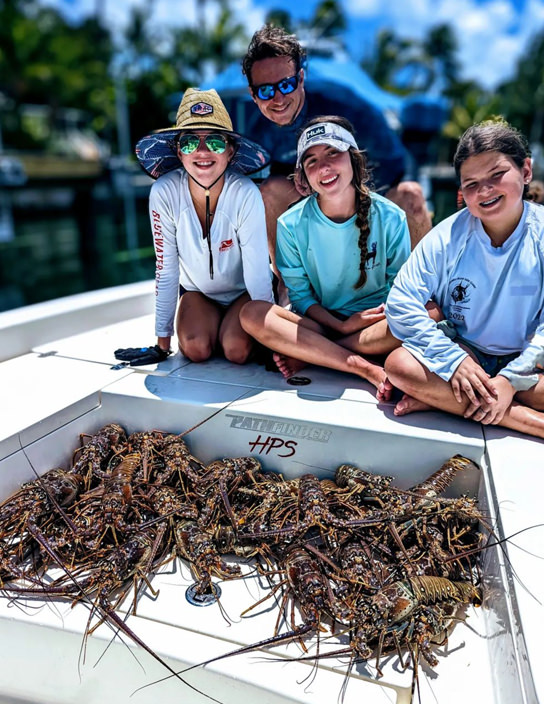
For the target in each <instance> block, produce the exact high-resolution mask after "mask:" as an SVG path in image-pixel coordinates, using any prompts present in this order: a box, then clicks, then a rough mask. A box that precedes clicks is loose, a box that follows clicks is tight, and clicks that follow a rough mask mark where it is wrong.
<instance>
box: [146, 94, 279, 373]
mask: <svg viewBox="0 0 544 704" xmlns="http://www.w3.org/2000/svg"><path fill="white" fill-rule="evenodd" d="M136 154H137V156H138V159H139V161H140V163H141V165H142V166H143V168H144V169H145V170H146V171H147V172H148V173H149V174H150V175H151V176H152V177H153V178H157V179H158V180H157V181H156V182H155V183H154V184H153V186H152V188H151V194H150V198H149V216H150V220H151V227H152V230H153V243H154V246H155V255H156V276H155V278H156V287H155V292H156V305H155V327H156V335H157V342H158V345H159V346H160V347H161V348H162V349H163V350H168V349H169V348H170V340H171V337H172V335H173V334H174V332H176V334H177V338H178V345H179V348H180V350H181V352H182V353H183V354H184V355H185V356H186V357H188V358H189V359H190V360H192V361H193V362H201V361H204V360H206V359H208V358H209V357H210V356H212V355H213V354H214V353H215V351H217V350H220V351H222V352H223V354H224V355H225V357H226V358H227V359H228V360H230V361H232V362H236V363H239V364H243V363H244V362H245V361H246V360H247V358H248V356H249V354H250V352H251V350H252V346H253V340H252V339H251V337H250V336H249V335H248V334H247V333H246V332H245V331H244V330H243V329H242V327H241V325H240V319H239V313H240V309H241V307H242V306H243V305H244V304H245V303H247V302H248V301H249V300H263V301H267V302H272V301H273V300H274V298H273V294H272V285H271V272H270V267H269V263H268V246H267V240H266V221H265V214H264V204H263V201H262V197H261V195H260V193H259V190H258V188H257V186H256V185H255V184H254V183H253V182H252V181H251V180H250V179H249V178H248V177H247V176H246V175H245V174H247V173H251V172H252V171H256V170H258V169H260V168H262V167H263V166H265V165H266V159H267V155H266V152H264V150H262V149H261V147H259V145H257V144H255V143H253V142H251V141H250V140H247V139H246V138H244V137H242V136H241V135H239V134H237V133H235V132H233V131H232V122H231V120H230V117H229V115H228V113H227V111H226V109H225V106H224V105H223V103H222V102H221V99H220V98H219V96H218V94H217V93H216V91H214V90H209V91H201V90H198V89H194V88H188V89H187V91H186V92H185V94H184V96H183V99H182V101H181V103H180V106H179V109H178V114H177V120H176V126H175V127H174V128H172V129H168V130H159V131H158V132H154V133H152V134H151V135H148V136H147V137H144V138H143V139H142V140H140V142H139V143H138V145H137V147H136ZM178 299H179V305H178ZM176 309H177V313H176Z"/></svg>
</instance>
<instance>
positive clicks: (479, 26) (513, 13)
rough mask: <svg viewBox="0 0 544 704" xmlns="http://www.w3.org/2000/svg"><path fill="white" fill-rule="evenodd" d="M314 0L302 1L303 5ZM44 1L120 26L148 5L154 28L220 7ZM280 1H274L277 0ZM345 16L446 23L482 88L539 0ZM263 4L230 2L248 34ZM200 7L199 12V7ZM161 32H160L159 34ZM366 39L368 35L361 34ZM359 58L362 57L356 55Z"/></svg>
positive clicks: (402, 26) (191, 20) (525, 34)
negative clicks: (101, 10)
mask: <svg viewBox="0 0 544 704" xmlns="http://www.w3.org/2000/svg"><path fill="white" fill-rule="evenodd" d="M316 2H317V0H301V6H302V7H304V8H308V11H307V13H306V14H307V15H308V16H309V15H310V14H311V11H310V3H311V6H312V7H313V6H315V4H316ZM42 3H43V4H44V5H50V6H54V7H57V8H61V9H62V10H63V12H64V13H65V15H66V16H67V17H70V18H72V19H76V18H80V17H81V16H88V15H91V14H93V13H94V12H95V11H96V8H97V7H102V8H104V23H105V24H107V25H108V26H110V27H116V28H119V29H120V30H122V28H123V27H124V26H125V25H126V21H127V18H128V15H129V9H130V8H131V7H135V6H139V7H144V8H150V10H149V11H150V12H151V22H152V24H153V26H155V27H156V28H157V29H158V30H160V28H161V27H164V26H169V27H171V26H184V25H195V24H197V18H198V13H199V11H200V10H201V8H204V12H205V20H206V23H208V24H212V23H213V22H214V21H215V19H216V18H217V15H218V12H219V8H218V3H217V2H216V1H215V0H208V1H207V2H206V0H204V1H202V0H200V1H199V0H155V1H154V2H153V3H148V2H147V0H42ZM278 4H279V3H278ZM342 4H343V7H344V9H345V11H346V14H347V15H348V17H352V18H353V20H354V21H356V22H357V23H358V24H359V25H360V23H361V22H363V23H368V25H369V26H378V27H382V28H388V29H392V30H393V31H395V32H396V33H397V34H398V35H400V36H401V37H412V38H422V37H423V36H424V35H425V34H426V32H427V31H428V30H429V28H430V27H432V26H436V25H438V24H442V23H448V24H449V25H451V27H452V28H453V30H454V32H455V36H456V38H457V42H458V46H459V60H460V64H461V70H462V76H463V77H464V78H467V79H474V80H476V81H478V82H479V83H480V84H481V85H484V86H485V87H487V88H492V87H494V86H496V85H497V84H498V83H499V82H500V81H502V80H505V79H507V78H510V77H511V76H512V74H513V72H514V71H515V67H516V63H517V61H518V59H519V58H520V57H521V56H522V54H523V52H524V51H525V49H526V47H527V45H528V42H529V41H530V40H531V38H532V37H533V36H534V35H535V34H536V33H537V32H538V31H541V30H542V29H543V28H544V0H526V2H525V3H524V6H523V8H521V9H519V8H518V6H519V4H520V3H519V2H518V0H455V2H452V0H402V1H400V0H394V1H392V2H385V3H384V2H383V0H344V1H343V3H342ZM273 6H274V0H269V4H268V8H264V7H262V6H260V7H257V6H255V4H254V0H231V8H232V10H233V12H234V14H235V18H236V21H238V22H240V23H241V24H243V25H244V26H245V27H246V28H247V32H248V34H249V35H251V34H252V33H253V31H254V30H255V29H256V28H258V27H260V26H261V25H262V23H263V21H264V16H265V14H266V10H267V9H269V8H271V7H273ZM199 8H200V10H199ZM158 34H159V36H160V31H159V32H158ZM366 40H368V36H367V37H366ZM354 58H355V59H357V60H358V59H360V58H361V56H355V57H354Z"/></svg>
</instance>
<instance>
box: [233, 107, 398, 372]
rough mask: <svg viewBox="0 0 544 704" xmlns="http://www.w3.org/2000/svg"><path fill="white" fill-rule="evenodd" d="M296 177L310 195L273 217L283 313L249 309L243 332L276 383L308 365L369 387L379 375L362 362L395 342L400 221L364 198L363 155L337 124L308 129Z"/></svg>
mask: <svg viewBox="0 0 544 704" xmlns="http://www.w3.org/2000/svg"><path fill="white" fill-rule="evenodd" d="M295 176H296V178H297V179H298V180H299V182H302V183H303V184H306V186H307V187H308V188H309V191H310V192H311V195H310V196H309V197H307V198H305V199H303V200H302V201H300V202H299V203H297V204H296V205H294V206H293V207H291V208H290V209H289V210H287V211H286V212H285V213H284V214H283V215H282V216H281V217H280V218H279V219H278V230H277V245H276V260H277V265H278V268H279V270H280V273H281V275H282V277H283V280H284V282H285V284H286V286H287V289H288V292H289V298H290V301H291V306H292V310H287V309H285V308H282V307H280V306H277V305H268V304H266V303H263V302H259V301H254V302H251V303H248V304H246V305H245V306H244V308H243V309H242V313H241V322H242V327H243V328H244V329H245V330H246V332H248V333H249V334H250V335H252V336H253V337H255V338H256V339H257V340H259V341H260V342H261V343H262V344H264V345H265V346H266V347H268V348H270V349H272V350H274V351H275V352H276V354H275V355H274V360H275V362H276V364H277V366H278V367H279V369H280V371H281V372H282V374H283V375H284V376H285V377H289V376H292V375H293V374H296V372H297V371H298V370H300V369H301V368H302V367H303V366H304V365H305V364H306V363H311V364H317V365H321V366H325V367H330V368H332V369H338V370H340V371H344V372H351V373H353V374H357V375H358V376H360V377H362V378H363V379H367V380H368V381H370V382H371V383H372V384H374V386H378V385H380V384H381V383H382V382H383V381H384V380H385V373H384V370H383V367H382V366H381V365H380V364H378V363H376V362H375V361H372V360H369V359H366V358H365V357H363V356H362V355H363V354H365V355H366V354H370V355H384V354H386V353H388V352H390V351H391V350H392V349H393V348H394V346H395V345H397V344H398V341H396V340H395V339H394V338H392V336H391V335H390V333H389V331H388V328H387V323H386V320H385V315H384V303H385V300H386V298H387V294H388V293H389V290H390V288H391V284H392V282H393V279H394V278H395V276H396V274H397V272H398V270H399V268H400V266H401V265H402V264H403V262H404V261H405V260H406V259H407V257H408V255H409V253H410V236H409V232H408V227H407V224H406V217H405V214H404V213H403V211H402V210H400V208H398V207H397V206H396V205H394V204H393V203H391V201H388V200H386V199H385V198H382V197H381V196H379V195H377V194H375V193H372V192H370V191H369V189H368V187H367V186H366V182H367V180H368V173H367V169H366V161H365V157H364V154H363V153H362V152H361V151H359V149H358V147H357V143H356V141H355V138H354V136H353V128H352V126H351V124H350V123H349V122H348V121H347V120H345V119H344V118H340V117H336V116H326V117H317V118H315V119H313V120H311V121H310V122H309V123H307V125H306V126H305V127H304V128H303V131H302V133H301V136H300V138H299V140H298V147H297V162H296V174H295Z"/></svg>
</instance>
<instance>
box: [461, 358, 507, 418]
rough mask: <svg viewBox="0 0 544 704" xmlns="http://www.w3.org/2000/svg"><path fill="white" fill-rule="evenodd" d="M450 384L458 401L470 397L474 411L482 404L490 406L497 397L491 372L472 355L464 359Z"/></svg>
mask: <svg viewBox="0 0 544 704" xmlns="http://www.w3.org/2000/svg"><path fill="white" fill-rule="evenodd" d="M450 384H451V388H452V391H453V395H454V396H455V399H456V400H457V402H458V403H463V402H464V399H463V397H466V398H468V400H469V402H470V406H469V408H471V409H473V410H472V413H473V412H474V409H476V408H480V406H482V405H484V407H485V406H486V405H487V406H489V404H491V403H492V402H493V401H494V400H496V398H497V391H496V389H495V386H494V383H493V381H491V379H490V378H489V374H487V372H485V371H484V370H483V369H482V367H481V366H480V365H479V364H478V362H475V361H474V360H473V359H472V357H465V359H463V361H462V362H461V364H460V365H459V366H458V367H457V369H456V370H455V371H454V372H453V374H452V377H451V379H450ZM467 410H468V409H467ZM466 417H470V416H466Z"/></svg>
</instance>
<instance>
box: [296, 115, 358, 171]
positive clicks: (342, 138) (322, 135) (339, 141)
mask: <svg viewBox="0 0 544 704" xmlns="http://www.w3.org/2000/svg"><path fill="white" fill-rule="evenodd" d="M318 144H327V145H328V146H329V147H334V149H338V151H339V152H347V150H348V149H349V148H350V147H354V148H355V149H359V147H358V146H357V142H356V141H355V139H354V137H353V135H352V134H351V132H348V130H346V129H344V128H343V127H340V125H337V124H335V123H334V122H319V123H318V124H317V125H312V126H311V127H307V128H306V129H305V130H304V132H303V133H302V134H301V135H300V137H299V140H298V145H297V163H296V168H297V169H299V168H300V164H301V162H302V157H303V156H304V154H305V153H306V151H307V150H308V149H309V148H310V147H315V146H317V145H318Z"/></svg>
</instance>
